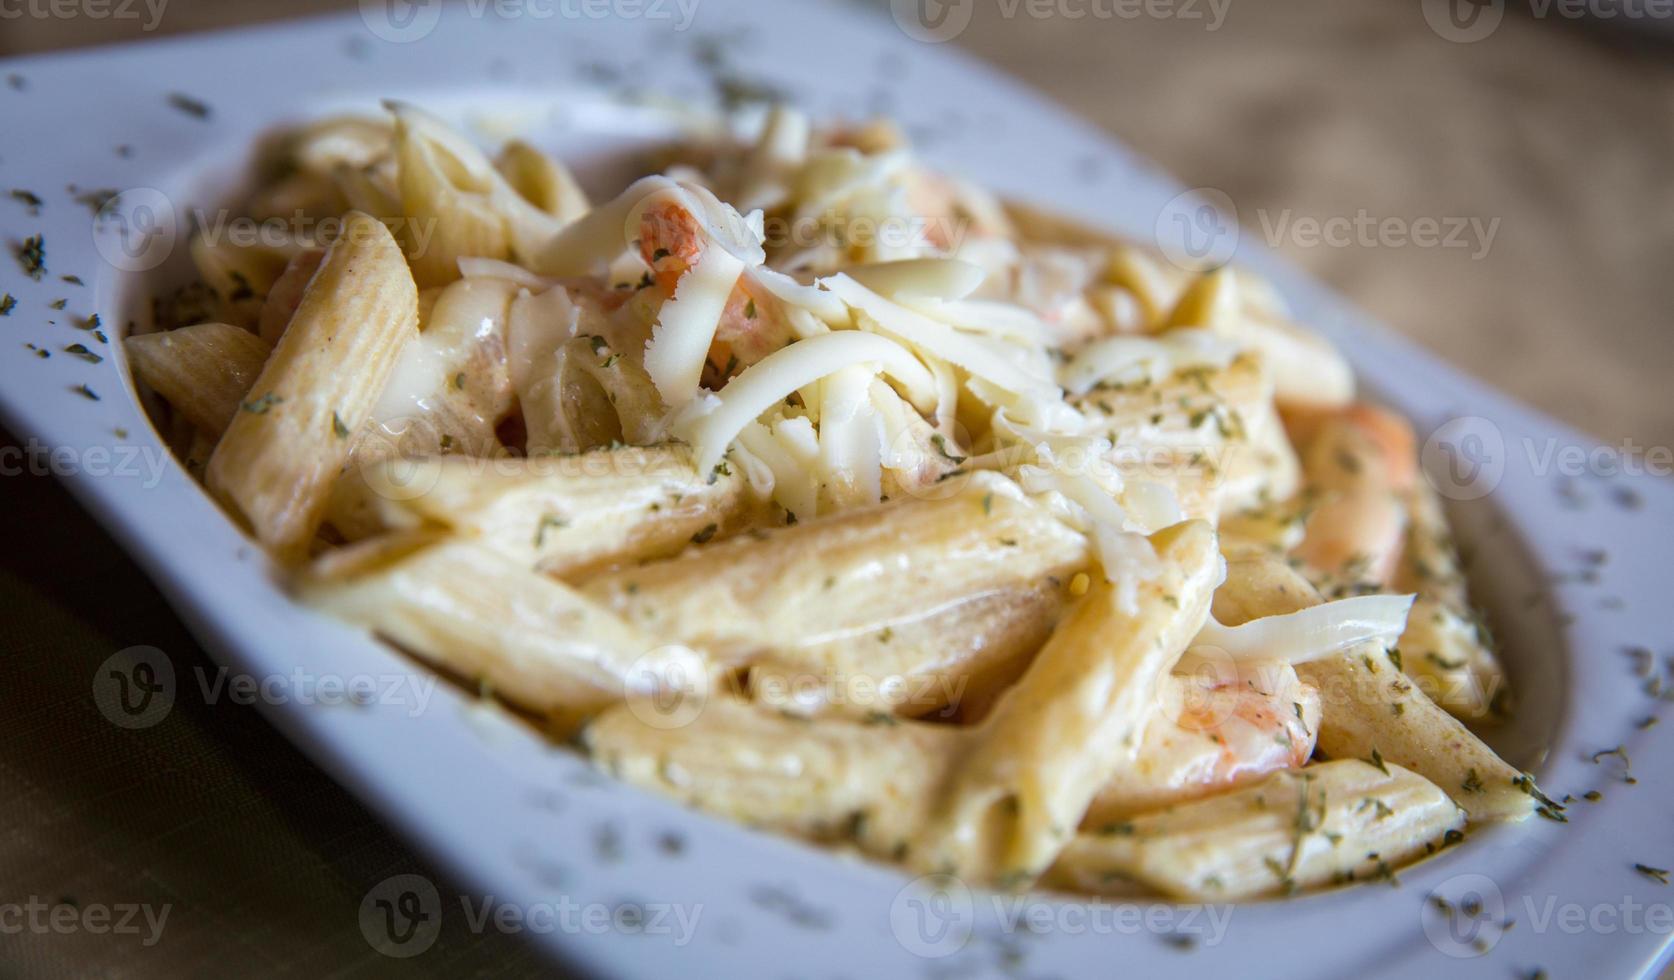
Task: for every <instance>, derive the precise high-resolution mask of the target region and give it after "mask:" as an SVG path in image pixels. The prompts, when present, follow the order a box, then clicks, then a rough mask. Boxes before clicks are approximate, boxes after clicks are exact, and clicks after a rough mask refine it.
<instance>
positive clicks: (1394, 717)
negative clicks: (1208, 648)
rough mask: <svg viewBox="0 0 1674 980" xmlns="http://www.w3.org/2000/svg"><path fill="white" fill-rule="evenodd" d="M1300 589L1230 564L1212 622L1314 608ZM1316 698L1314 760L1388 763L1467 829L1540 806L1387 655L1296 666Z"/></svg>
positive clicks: (1263, 564) (1288, 576) (1282, 572)
mask: <svg viewBox="0 0 1674 980" xmlns="http://www.w3.org/2000/svg"><path fill="white" fill-rule="evenodd" d="M1319 601H1320V600H1319V594H1318V593H1317V592H1315V591H1314V589H1313V587H1312V586H1311V585H1309V583H1308V582H1307V580H1306V579H1304V578H1303V577H1302V576H1300V575H1298V574H1297V573H1296V572H1295V571H1294V570H1293V569H1291V568H1290V567H1289V566H1288V565H1286V564H1285V563H1284V562H1282V561H1275V560H1272V559H1252V560H1246V561H1236V562H1231V563H1229V564H1228V567H1227V580H1226V584H1225V585H1224V586H1223V587H1222V588H1221V590H1220V591H1219V592H1217V593H1216V597H1215V617H1216V619H1217V620H1219V621H1220V622H1222V623H1224V624H1227V625H1236V624H1237V623H1241V622H1245V621H1247V620H1249V619H1253V618H1260V617H1263V616H1276V615H1282V614H1285V613H1289V612H1294V611H1296V610H1298V609H1304V608H1307V607H1308V606H1311V605H1316V604H1317V603H1318V602H1319ZM1296 673H1297V674H1298V675H1299V676H1300V677H1301V678H1302V679H1303V680H1306V681H1307V682H1308V683H1310V684H1312V685H1313V686H1314V687H1315V688H1317V689H1318V690H1319V692H1320V699H1321V711H1322V717H1321V719H1320V724H1319V750H1320V751H1321V752H1322V753H1324V754H1325V755H1326V756H1327V757H1328V758H1332V759H1346V758H1354V759H1372V758H1374V755H1373V753H1377V755H1376V758H1379V759H1383V760H1387V761H1389V762H1392V763H1395V764H1397V765H1401V766H1405V767H1406V768H1408V769H1411V770H1412V771H1414V772H1416V773H1418V774H1419V775H1421V776H1423V777H1425V778H1426V779H1428V780H1430V781H1431V782H1433V783H1435V784H1436V785H1437V786H1439V787H1441V788H1442V790H1443V791H1444V792H1445V793H1447V795H1448V796H1450V797H1452V798H1453V800H1454V801H1455V802H1457V803H1458V804H1459V805H1460V806H1461V807H1463V808H1464V809H1465V811H1466V812H1467V813H1469V814H1470V817H1471V819H1472V820H1520V819H1523V818H1525V817H1527V816H1529V814H1531V813H1533V812H1534V811H1535V809H1536V807H1537V805H1538V804H1540V803H1541V802H1542V801H1541V799H1540V797H1539V796H1538V794H1539V790H1538V789H1537V788H1536V787H1535V785H1534V781H1533V780H1532V779H1531V778H1529V776H1527V775H1526V774H1524V773H1522V772H1519V771H1518V770H1516V769H1514V768H1513V767H1511V766H1510V765H1508V764H1507V763H1506V762H1504V761H1503V760H1501V759H1500V757H1499V756H1497V755H1495V754H1494V751H1493V750H1492V749H1490V748H1489V747H1488V746H1486V745H1484V744H1483V743H1482V740H1481V739H1479V738H1477V737H1476V736H1475V735H1473V734H1471V732H1470V730H1469V729H1467V728H1466V727H1465V726H1464V725H1463V724H1461V723H1460V722H1459V721H1458V720H1457V719H1455V718H1454V717H1452V716H1451V715H1449V714H1448V713H1447V712H1446V711H1443V710H1442V709H1441V708H1439V707H1437V706H1436V704H1435V702H1433V701H1431V700H1430V699H1429V698H1428V697H1426V696H1425V695H1424V692H1423V691H1421V690H1419V688H1418V686H1417V685H1416V684H1414V683H1413V682H1412V681H1411V680H1410V679H1408V678H1407V677H1406V676H1405V675H1404V674H1402V673H1401V671H1400V668H1399V667H1398V666H1397V661H1396V660H1395V659H1394V658H1393V657H1392V656H1391V654H1390V652H1389V651H1388V650H1386V649H1384V648H1383V647H1382V646H1380V645H1378V644H1367V645H1364V646H1362V647H1360V648H1356V649H1353V650H1351V651H1349V652H1347V653H1343V654H1339V655H1336V656H1331V657H1326V658H1323V659H1320V660H1314V661H1311V662H1309V663H1305V664H1298V665H1297V668H1296Z"/></svg>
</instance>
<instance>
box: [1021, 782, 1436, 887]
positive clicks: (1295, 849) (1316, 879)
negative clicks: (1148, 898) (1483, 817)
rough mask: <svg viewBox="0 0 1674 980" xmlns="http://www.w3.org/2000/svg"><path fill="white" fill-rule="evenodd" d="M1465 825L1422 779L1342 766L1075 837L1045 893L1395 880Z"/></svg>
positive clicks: (1203, 801) (1148, 815) (1056, 866)
mask: <svg viewBox="0 0 1674 980" xmlns="http://www.w3.org/2000/svg"><path fill="white" fill-rule="evenodd" d="M1464 823H1465V815H1464V813H1463V811H1461V810H1460V809H1459V808H1458V807H1457V806H1455V805H1454V804H1453V802H1452V801H1451V800H1449V799H1448V798H1447V795H1446V794H1444V793H1443V792H1442V791H1441V790H1440V789H1438V788H1437V787H1436V786H1434V785H1433V784H1431V783H1430V782H1429V781H1428V780H1426V779H1424V778H1423V777H1422V776H1419V775H1417V774H1415V773H1412V772H1409V771H1407V770H1405V769H1402V768H1401V767H1400V766H1396V765H1388V766H1385V767H1383V768H1379V767H1376V766H1373V765H1372V764H1370V763H1367V762H1362V761H1360V760H1358V759H1340V760H1337V761H1335V762H1324V763H1320V764H1318V765H1313V766H1309V767H1307V768H1306V769H1300V770H1294V771H1290V772H1279V773H1273V774H1272V775H1270V776H1268V777H1267V778H1266V779H1263V780H1262V781H1261V782H1259V783H1256V784H1254V785H1251V786H1247V787H1245V788H1243V789H1240V790H1236V791H1234V792H1231V793H1225V794H1222V795H1220V796H1212V797H1209V798H1208V799H1203V800H1197V801H1195V802H1192V803H1185V804H1182V805H1180V806H1175V807H1170V808H1168V809H1164V810H1159V811H1157V812H1155V813H1146V814H1142V815H1140V816H1137V817H1134V818H1132V819H1131V820H1126V821H1122V822H1119V823H1115V824H1111V825H1109V826H1107V827H1103V828H1100V829H1098V830H1096V831H1092V832H1088V833H1082V834H1079V835H1077V836H1076V838H1075V839H1074V840H1073V841H1071V842H1070V843H1069V845H1068V846H1067V847H1065V848H1064V851H1063V853H1062V854H1060V855H1059V856H1058V861H1057V863H1056V864H1054V865H1053V867H1052V870H1051V871H1050V872H1049V873H1048V874H1047V876H1046V879H1045V883H1046V884H1048V885H1051V886H1055V887H1059V888H1069V889H1075V890H1077V891H1085V892H1092V893H1094V894H1098V893H1100V892H1112V891H1114V892H1118V893H1120V892H1122V891H1124V890H1125V889H1126V888H1129V887H1131V885H1132V884H1133V883H1138V884H1141V885H1144V886H1146V887H1148V888H1151V889H1155V890H1156V891H1160V892H1162V893H1163V894H1164V895H1167V896H1169V897H1171V898H1175V899H1181V900H1187V901H1229V900H1233V901H1235V900H1239V899H1247V898H1265V897H1271V896H1278V895H1288V894H1291V893H1293V892H1295V891H1298V890H1301V889H1306V888H1316V887H1319V886H1322V885H1335V884H1344V883H1347V882H1351V881H1365V880H1376V879H1380V878H1383V879H1388V878H1391V877H1392V876H1393V873H1394V869H1395V868H1397V867H1399V866H1400V865H1402V864H1405V863H1407V862H1409V861H1412V860H1414V859H1417V858H1420V857H1423V856H1424V855H1426V854H1430V853H1433V852H1434V851H1435V850H1437V849H1438V848H1441V847H1444V846H1446V845H1448V844H1449V843H1452V842H1453V841H1455V840H1458V839H1459V838H1458V836H1457V835H1458V834H1459V832H1460V830H1461V828H1462V827H1463V826H1464Z"/></svg>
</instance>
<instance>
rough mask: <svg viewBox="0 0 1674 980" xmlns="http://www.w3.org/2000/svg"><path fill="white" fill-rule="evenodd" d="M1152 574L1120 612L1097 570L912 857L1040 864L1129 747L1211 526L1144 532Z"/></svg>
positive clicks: (964, 867) (1200, 600)
mask: <svg viewBox="0 0 1674 980" xmlns="http://www.w3.org/2000/svg"><path fill="white" fill-rule="evenodd" d="M1151 544H1152V546H1153V547H1154V548H1155V549H1156V552H1157V557H1158V561H1159V563H1160V565H1161V571H1160V573H1159V574H1157V575H1156V576H1155V577H1154V578H1151V579H1148V580H1145V581H1143V582H1141V583H1140V585H1139V589H1138V601H1137V608H1135V609H1134V610H1133V611H1132V612H1128V611H1125V610H1124V609H1123V608H1122V603H1120V602H1119V601H1118V599H1117V596H1118V590H1117V589H1116V587H1115V585H1114V584H1113V583H1111V582H1109V581H1106V580H1104V579H1103V578H1102V577H1101V579H1100V580H1099V581H1097V582H1096V583H1095V584H1094V585H1093V586H1092V587H1091V591H1089V592H1088V593H1087V595H1086V597H1084V598H1083V599H1082V600H1081V601H1080V602H1079V603H1078V604H1077V605H1076V607H1075V608H1074V609H1073V610H1071V611H1070V613H1069V614H1068V615H1067V616H1066V617H1065V618H1064V620H1063V621H1062V622H1060V623H1059V624H1058V628H1057V629H1056V630H1054V631H1053V633H1052V636H1051V638H1050V639H1049V640H1047V642H1046V645H1045V646H1044V647H1042V648H1041V651H1040V653H1039V654H1038V655H1037V656H1036V657H1035V660H1034V662H1033V663H1032V664H1031V665H1030V666H1029V669H1028V671H1027V672H1026V673H1024V675H1023V676H1022V677H1021V678H1020V679H1019V680H1018V682H1017V684H1016V686H1015V687H1013V688H1012V689H1011V690H1010V691H1009V692H1008V693H1007V694H1006V696H1005V697H1003V698H1001V699H1000V701H999V703H998V704H997V705H996V706H995V708H994V711H993V713H992V714H991V715H989V717H988V718H986V719H985V720H984V721H983V724H982V728H981V730H980V731H979V732H978V733H977V735H976V736H975V738H974V739H973V744H972V745H971V746H970V747H969V748H967V750H966V751H965V753H964V755H963V756H962V757H961V759H960V761H959V762H958V764H957V770H956V772H955V773H953V774H952V775H951V776H950V778H949V784H948V787H947V789H946V790H945V791H943V793H942V794H941V798H940V799H939V800H938V802H937V804H936V806H935V807H934V809H933V810H932V815H931V817H930V819H929V821H928V822H927V823H926V824H925V825H924V827H923V828H922V829H921V830H920V832H919V834H918V835H917V837H916V841H917V843H915V845H914V846H913V855H912V859H911V860H912V862H913V864H914V865H915V866H917V867H920V868H925V869H932V870H934V869H952V871H953V872H954V873H955V874H970V875H974V876H976V877H978V878H980V879H983V880H996V881H1009V882H1013V883H1016V882H1021V881H1027V880H1029V879H1030V878H1032V877H1033V876H1034V875H1036V874H1038V873H1040V872H1041V871H1043V870H1045V868H1046V866H1047V865H1049V864H1050V863H1051V861H1052V858H1053V856H1054V855H1055V854H1056V853H1057V851H1058V849H1059V848H1060V847H1062V846H1063V844H1064V842H1065V840H1067V839H1068V837H1069V836H1070V835H1071V834H1073V833H1074V830H1075V828H1076V826H1077V825H1079V824H1080V822H1081V817H1082V814H1083V813H1085V812H1086V809H1087V805H1088V804H1089V803H1090V802H1091V801H1092V799H1093V796H1094V794H1096V793H1097V791H1098V790H1099V787H1100V786H1101V785H1103V784H1104V783H1105V782H1106V781H1107V780H1108V779H1109V778H1110V775H1111V773H1112V772H1118V771H1120V770H1122V769H1124V768H1127V767H1131V766H1132V765H1133V764H1134V760H1135V758H1136V756H1137V753H1138V750H1139V747H1140V743H1141V739H1142V736H1143V734H1144V729H1145V723H1146V721H1147V720H1148V718H1149V709H1150V706H1151V702H1152V699H1153V698H1154V697H1155V690H1156V687H1157V685H1158V683H1159V682H1160V680H1161V678H1162V677H1163V676H1164V675H1165V674H1166V673H1167V671H1168V669H1169V668H1170V667H1171V666H1172V665H1173V663H1174V661H1175V660H1177V659H1178V658H1179V656H1180V654H1181V653H1182V652H1184V650H1185V648H1186V643H1187V642H1188V641H1189V640H1190V639H1191V637H1192V636H1193V635H1194V634H1195V633H1196V631H1197V628H1198V626H1200V625H1201V624H1202V622H1203V620H1204V618H1205V617H1206V616H1207V615H1208V612H1209V596H1210V593H1211V592H1212V591H1213V589H1214V584H1215V578H1216V576H1217V575H1218V574H1219V571H1220V556H1219V555H1218V554H1217V553H1216V551H1215V543H1214V534H1213V532H1211V531H1210V529H1209V527H1208V526H1207V525H1205V524H1202V523H1185V524H1180V525H1177V526H1176V527H1173V528H1169V529H1166V530H1164V531H1161V532H1158V533H1157V534H1156V535H1153V536H1152V538H1151Z"/></svg>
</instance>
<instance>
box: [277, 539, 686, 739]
mask: <svg viewBox="0 0 1674 980" xmlns="http://www.w3.org/2000/svg"><path fill="white" fill-rule="evenodd" d="M297 594H298V597H299V598H300V599H301V600H302V601H303V602H305V603H307V604H308V605H311V606H313V607H315V608H318V609H322V610H325V611H327V612H330V613H332V614H333V615H336V616H338V617H339V618H341V619H344V620H347V621H349V622H351V623H355V624H357V625H359V626H363V627H366V628H368V629H370V630H372V631H374V632H375V633H377V634H378V635H379V636H382V637H385V638H386V639H388V640H390V641H391V642H393V643H395V644H397V645H398V646H400V647H402V648H403V649H405V650H409V651H411V652H412V653H414V654H415V655H417V656H419V657H421V658H423V659H424V660H426V661H428V662H430V663H433V664H435V665H437V666H439V667H442V668H445V669H446V670H448V671H449V672H450V673H453V674H455V675H457V676H459V677H462V678H465V679H466V680H467V681H469V682H471V683H473V684H476V685H477V686H478V687H479V688H484V687H486V689H488V690H491V691H493V692H494V693H495V694H496V695H498V696H500V697H502V698H504V699H505V700H507V701H508V702H510V703H511V704H513V705H515V706H517V707H519V708H522V709H524V710H527V711H531V712H534V713H536V714H539V715H542V716H544V717H545V718H547V719H548V721H549V722H551V723H552V724H554V725H555V726H569V725H572V724H573V723H575V722H577V721H579V720H581V719H584V718H586V717H588V716H590V715H592V714H593V713H596V712H598V711H601V710H603V709H604V708H606V707H607V706H609V705H611V704H615V703H617V702H619V701H621V700H622V698H623V697H624V696H627V695H629V694H633V695H654V694H658V693H660V692H671V693H674V694H677V695H689V696H691V697H694V698H701V697H705V696H707V693H708V691H709V690H710V686H711V684H712V680H713V677H712V673H711V668H710V667H709V665H708V664H707V663H706V662H705V661H704V659H703V658H702V657H701V656H700V655H699V654H698V653H696V652H695V651H692V650H689V649H687V648H684V647H679V646H672V645H669V644H665V643H662V642H661V641H659V640H657V639H656V638H654V637H652V636H649V635H647V634H645V633H643V632H641V631H640V630H638V629H635V628H634V627H633V626H631V625H629V624H628V623H625V622H623V621H621V620H619V619H617V618H616V617H615V616H613V615H611V613H610V612H609V611H608V610H605V609H603V608H601V607H600V606H598V605H597V604H595V603H593V602H591V601H589V600H588V599H587V598H586V597H585V596H582V595H581V594H580V593H578V592H576V591H575V590H573V589H571V588H569V587H568V586H565V585H563V584H562V583H559V582H556V581H554V580H552V579H550V578H547V577H546V576H543V575H540V574H538V573H536V572H533V571H531V570H529V569H527V568H525V567H524V566H522V565H520V564H518V563H517V562H515V561H512V560H511V559H508V558H506V557H505V556H503V555H500V554H498V553H496V552H494V551H491V550H489V549H488V548H484V547H482V546H480V545H477V544H474V543H471V542H468V541H462V540H457V539H449V538H447V537H443V536H438V535H434V534H427V533H424V532H416V533H411V534H402V535H395V536H392V537H386V538H376V539H373V540H371V541H367V542H364V543H362V544H359V545H356V546H354V547H352V548H349V549H347V550H345V551H342V552H339V553H337V554H335V555H332V556H330V557H328V558H325V559H322V560H321V561H319V562H317V563H316V564H315V565H314V566H312V567H311V568H310V569H309V570H308V571H307V573H306V574H305V575H304V576H302V578H301V579H300V581H299V583H298V586H297Z"/></svg>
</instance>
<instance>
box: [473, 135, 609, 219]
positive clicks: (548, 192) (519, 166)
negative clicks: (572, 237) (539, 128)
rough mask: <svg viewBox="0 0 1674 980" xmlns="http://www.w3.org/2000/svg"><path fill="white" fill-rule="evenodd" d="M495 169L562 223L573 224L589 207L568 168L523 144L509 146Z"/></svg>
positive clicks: (516, 188)
mask: <svg viewBox="0 0 1674 980" xmlns="http://www.w3.org/2000/svg"><path fill="white" fill-rule="evenodd" d="M495 169H497V170H499V171H500V173H501V175H503V176H504V177H505V178H506V181H507V183H509V184H510V185H511V187H512V189H513V190H515V191H517V193H518V194H519V195H521V196H522V197H523V198H524V199H525V200H527V201H528V202H529V203H531V204H533V205H534V206H535V207H537V208H540V209H541V210H542V211H545V212H546V213H547V214H550V215H552V216H553V217H554V218H557V219H558V220H559V221H562V222H565V223H568V222H571V221H574V220H575V219H577V218H579V217H581V216H582V215H584V214H586V213H587V211H588V209H589V207H590V205H589V204H588V203H587V195H586V193H585V192H583V191H582V189H581V185H579V184H577V183H576V181H575V177H574V176H573V175H572V174H571V173H570V171H569V169H568V168H567V167H565V166H564V165H563V164H561V163H559V162H558V161H557V160H554V159H553V158H552V157H550V156H547V155H546V154H545V153H542V152H541V151H540V150H537V149H535V148H534V147H533V146H530V145H529V144H528V143H525V142H523V141H522V140H512V141H511V142H510V143H507V144H506V146H505V149H503V150H501V151H500V159H499V160H498V161H497V162H496V164H495Z"/></svg>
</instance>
